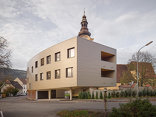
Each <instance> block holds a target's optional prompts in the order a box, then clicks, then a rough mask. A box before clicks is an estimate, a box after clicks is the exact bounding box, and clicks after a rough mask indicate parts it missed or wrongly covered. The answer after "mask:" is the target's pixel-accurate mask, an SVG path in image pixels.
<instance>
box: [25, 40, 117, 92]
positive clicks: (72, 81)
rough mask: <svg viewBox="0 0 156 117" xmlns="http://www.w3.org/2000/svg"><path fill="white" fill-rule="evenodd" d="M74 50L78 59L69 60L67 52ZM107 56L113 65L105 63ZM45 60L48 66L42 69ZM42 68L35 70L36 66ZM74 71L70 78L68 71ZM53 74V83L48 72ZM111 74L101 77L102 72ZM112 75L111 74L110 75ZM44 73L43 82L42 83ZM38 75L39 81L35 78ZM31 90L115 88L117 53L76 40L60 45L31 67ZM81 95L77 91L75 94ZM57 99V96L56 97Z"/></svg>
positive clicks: (40, 57) (49, 49)
mask: <svg viewBox="0 0 156 117" xmlns="http://www.w3.org/2000/svg"><path fill="white" fill-rule="evenodd" d="M70 48H74V57H71V58H68V57H67V54H68V53H67V51H68V49H70ZM58 52H59V53H60V60H59V61H55V53H58ZM103 53H105V54H106V55H105V57H106V58H109V56H108V57H107V53H109V54H110V55H112V57H110V58H111V59H112V60H111V62H110V61H109V59H108V60H101V58H102V56H103ZM49 55H50V56H51V62H50V64H47V56H49ZM42 58H44V65H42V66H41V59H42ZM36 61H38V66H37V68H35V62H36ZM69 67H72V68H73V76H72V77H70V78H67V77H66V68H69ZM58 69H59V70H60V78H58V79H56V78H55V70H58ZM48 71H50V72H51V77H50V79H47V72H48ZM102 71H104V73H105V71H106V73H107V71H108V73H107V74H108V75H106V76H103V77H102V76H101V74H102V73H101V72H102ZM109 71H110V73H109ZM40 73H43V80H41V79H40ZM36 74H37V75H38V77H37V81H36V79H35V75H36ZM27 78H28V90H36V91H45V90H50V89H64V90H65V89H69V88H73V90H74V89H78V88H79V90H81V87H82V88H83V87H85V88H86V87H87V88H90V87H97V88H98V87H106V86H115V83H116V50H115V49H112V48H110V47H107V46H104V45H101V44H98V43H95V42H93V41H90V40H87V39H85V38H81V37H74V38H71V39H69V40H66V41H64V42H61V43H59V44H56V45H54V46H52V47H50V48H48V49H46V50H44V51H42V52H40V53H39V54H37V55H36V56H34V57H33V58H32V59H31V60H30V61H29V63H28V71H27ZM75 92H77V91H75ZM56 95H57V94H56Z"/></svg>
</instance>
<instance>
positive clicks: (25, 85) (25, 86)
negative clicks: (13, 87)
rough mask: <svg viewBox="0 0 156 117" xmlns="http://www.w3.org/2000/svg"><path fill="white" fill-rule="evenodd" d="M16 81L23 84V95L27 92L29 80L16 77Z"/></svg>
mask: <svg viewBox="0 0 156 117" xmlns="http://www.w3.org/2000/svg"><path fill="white" fill-rule="evenodd" d="M14 81H16V82H18V83H19V84H20V85H21V86H22V95H26V94H27V82H26V79H24V78H16V79H15V80H14Z"/></svg>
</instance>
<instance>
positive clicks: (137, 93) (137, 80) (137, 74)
mask: <svg viewBox="0 0 156 117" xmlns="http://www.w3.org/2000/svg"><path fill="white" fill-rule="evenodd" d="M152 42H153V41H150V42H149V43H147V44H146V45H144V46H142V47H141V48H140V49H139V50H138V52H137V97H138V93H139V71H138V68H139V65H138V63H139V56H138V55H139V52H140V50H141V49H142V48H144V47H146V46H148V45H150V44H151V43H152Z"/></svg>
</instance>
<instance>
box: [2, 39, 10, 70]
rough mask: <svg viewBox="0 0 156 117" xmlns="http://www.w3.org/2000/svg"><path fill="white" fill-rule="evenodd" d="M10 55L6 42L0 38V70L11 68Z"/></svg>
mask: <svg viewBox="0 0 156 117" xmlns="http://www.w3.org/2000/svg"><path fill="white" fill-rule="evenodd" d="M10 55H11V51H10V50H9V49H8V43H7V40H6V39H4V38H3V37H1V36H0V68H9V67H11V62H10Z"/></svg>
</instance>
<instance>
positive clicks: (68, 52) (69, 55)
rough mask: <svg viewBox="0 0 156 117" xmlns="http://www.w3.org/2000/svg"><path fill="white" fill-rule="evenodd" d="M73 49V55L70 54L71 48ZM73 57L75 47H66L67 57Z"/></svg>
mask: <svg viewBox="0 0 156 117" xmlns="http://www.w3.org/2000/svg"><path fill="white" fill-rule="evenodd" d="M72 49H74V56H71V50H72ZM73 57H75V47H72V48H69V49H67V58H73Z"/></svg>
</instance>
